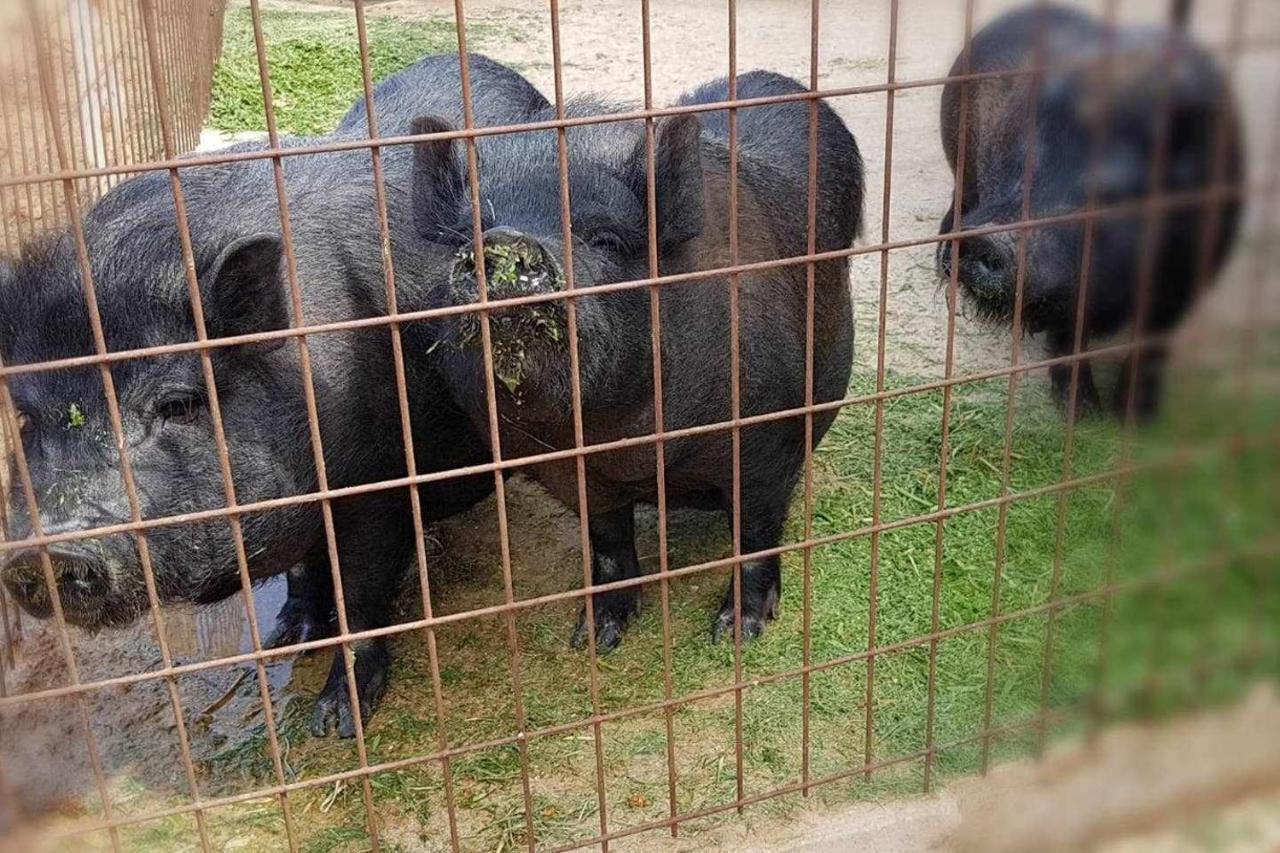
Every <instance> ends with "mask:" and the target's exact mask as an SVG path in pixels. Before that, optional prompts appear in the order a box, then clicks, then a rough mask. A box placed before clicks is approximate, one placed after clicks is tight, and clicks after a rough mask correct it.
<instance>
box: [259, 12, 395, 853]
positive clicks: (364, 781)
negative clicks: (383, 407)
mask: <svg viewBox="0 0 1280 853" xmlns="http://www.w3.org/2000/svg"><path fill="white" fill-rule="evenodd" d="M249 8H250V14H251V16H252V19H253V40H254V48H255V50H256V51H257V59H258V79H259V82H260V84H261V87H262V99H263V112H264V113H265V118H266V120H267V134H268V138H269V140H270V145H271V147H272V148H273V149H278V148H279V147H280V131H279V128H278V126H277V123H276V114H275V102H274V99H273V96H272V90H271V70H270V66H269V64H268V62H267V48H266V36H265V35H264V34H263V30H262V11H261V8H260V3H259V0H250V4H249ZM271 166H272V174H273V178H274V181H275V188H276V202H277V204H278V206H279V208H280V239H281V242H282V243H283V244H284V254H285V267H286V274H287V275H286V278H287V281H288V283H289V299H290V308H291V309H292V314H293V318H294V319H293V325H294V326H295V327H305V326H306V318H305V316H304V314H303V302H302V286H301V284H300V283H299V281H298V259H297V254H296V253H295V252H294V241H293V225H292V221H291V219H290V216H289V200H288V194H287V193H286V191H285V183H284V165H283V162H282V160H281V157H280V156H279V155H276V156H274V157H272V158H271ZM297 341H298V355H299V364H300V366H301V371H302V389H303V396H304V400H305V403H306V408H307V423H308V429H309V430H310V438H311V452H312V460H313V464H314V465H315V471H316V484H317V486H318V488H319V490H320V491H322V492H327V491H329V474H328V467H327V465H326V463H325V458H324V443H323V441H322V440H321V436H320V414H319V409H318V406H317V403H316V391H315V377H314V375H313V371H312V366H311V348H310V345H309V344H308V341H307V336H306V335H299V336H298V338H297ZM320 510H321V514H322V517H323V520H324V533H325V542H326V545H327V547H328V557H329V572H330V579H331V582H332V583H333V595H334V609H335V611H336V612H337V619H338V634H339V635H340V636H341V637H343V638H344V639H343V642H342V644H341V654H342V656H343V663H344V665H345V669H346V676H347V698H348V701H350V703H351V712H352V719H353V722H354V724H355V729H356V755H357V758H358V759H359V762H360V769H361V770H365V771H367V770H368V767H369V755H368V751H367V749H366V747H365V741H364V724H363V721H362V720H361V714H360V700H359V695H358V693H357V690H356V680H355V653H354V652H353V651H352V649H351V643H350V641H348V640H346V639H345V637H346V636H347V635H349V634H350V633H351V631H350V628H349V625H348V621H347V605H346V596H345V593H344V590H343V583H342V565H341V562H340V560H339V557H338V536H337V531H336V530H335V527H334V521H333V504H332V501H331V500H330V499H329V498H324V499H322V500H321V501H320ZM360 780H361V793H362V795H363V798H364V807H365V817H366V819H367V820H366V823H367V825H368V827H369V838H370V842H371V845H372V847H373V849H374V850H375V851H376V850H377V849H378V848H379V847H380V843H379V838H378V826H377V813H376V811H375V810H374V806H373V789H372V786H371V785H370V782H369V775H368V773H367V772H366V773H364V774H363V775H362V776H361V777H360Z"/></svg>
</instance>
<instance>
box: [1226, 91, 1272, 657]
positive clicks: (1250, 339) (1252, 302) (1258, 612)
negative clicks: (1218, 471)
mask: <svg viewBox="0 0 1280 853" xmlns="http://www.w3.org/2000/svg"><path fill="white" fill-rule="evenodd" d="M1276 103H1277V109H1276V114H1275V117H1274V123H1275V127H1274V128H1273V130H1272V141H1271V156H1270V157H1269V162H1270V164H1271V181H1270V185H1269V186H1270V189H1271V191H1270V192H1268V193H1267V196H1266V200H1265V202H1264V206H1263V210H1262V223H1261V235H1262V240H1261V241H1260V242H1261V245H1259V246H1258V247H1257V249H1256V254H1255V255H1254V257H1255V264H1254V270H1253V282H1252V284H1253V286H1252V287H1251V288H1250V293H1249V310H1248V312H1247V314H1246V317H1247V318H1248V319H1246V321H1245V325H1246V327H1245V334H1244V339H1243V341H1242V342H1241V348H1240V366H1239V368H1238V369H1239V370H1240V371H1241V372H1242V373H1243V377H1242V382H1243V383H1244V387H1243V388H1242V389H1241V391H1242V394H1243V396H1244V404H1243V405H1242V406H1241V408H1242V410H1243V411H1245V412H1251V411H1252V410H1253V408H1254V405H1255V400H1254V395H1255V393H1256V389H1255V387H1254V384H1255V374H1256V372H1257V370H1258V367H1259V365H1258V360H1257V352H1258V338H1259V334H1260V331H1261V330H1260V328H1259V327H1260V325H1261V323H1262V316H1263V313H1262V307H1263V293H1264V289H1265V288H1266V286H1267V284H1269V283H1271V282H1273V281H1274V277H1275V270H1276V260H1277V251H1276V246H1275V239H1274V238H1275V235H1276V216H1277V211H1276V208H1277V207H1280V194H1277V193H1276V191H1275V188H1276V185H1277V183H1278V182H1280V100H1277V102H1276ZM1269 237H1270V238H1271V239H1268V238H1269ZM1273 328H1274V326H1273ZM1239 440H1240V437H1238V438H1237V441H1239ZM1253 564H1254V578H1255V580H1254V582H1255V584H1256V585H1257V591H1256V593H1255V594H1254V606H1253V608H1252V612H1251V613H1250V618H1249V626H1248V628H1247V636H1248V639H1247V641H1246V644H1247V647H1248V652H1247V654H1248V659H1249V660H1250V662H1251V663H1256V661H1257V660H1258V658H1259V657H1261V656H1262V654H1263V653H1264V647H1263V637H1264V636H1267V626H1268V623H1267V616H1266V593H1267V588H1268V586H1270V587H1271V588H1272V589H1273V590H1274V584H1275V579H1274V563H1272V564H1268V563H1267V561H1265V560H1264V559H1263V558H1262V557H1261V556H1257V555H1255V556H1254V557H1253Z"/></svg>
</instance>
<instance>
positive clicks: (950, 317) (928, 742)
mask: <svg viewBox="0 0 1280 853" xmlns="http://www.w3.org/2000/svg"><path fill="white" fill-rule="evenodd" d="M972 27H973V0H966V2H965V50H966V53H965V57H966V58H965V62H964V67H965V69H966V70H967V69H968V67H969V65H970V63H971V62H972V58H971V57H970V56H969V54H968V50H969V45H970V40H971V38H972ZM967 93H968V87H967V86H966V85H964V84H961V87H960V139H959V151H960V153H959V154H958V155H957V163H956V194H955V207H954V210H955V216H954V217H953V222H952V224H953V226H954V228H955V229H956V230H959V228H960V220H961V217H962V216H963V213H962V211H963V209H964V208H963V204H962V202H963V200H964V199H963V196H964V175H965V173H964V159H963V158H964V152H965V149H966V148H967V147H968V145H969V136H968V125H967V119H966V115H967V112H968V98H967ZM951 257H952V258H954V259H959V257H960V241H959V240H953V241H952V243H951ZM959 272H960V264H958V263H954V262H953V263H952V264H951V280H950V282H949V283H948V288H947V350H946V361H945V365H944V367H943V378H944V379H946V380H947V381H948V384H947V385H945V386H944V387H943V389H942V425H941V432H942V442H941V447H940V449H939V452H938V511H939V512H941V511H942V510H945V509H946V507H947V463H948V461H949V460H950V456H951V396H952V387H953V386H952V385H951V384H949V383H950V380H951V378H952V377H953V375H954V373H955V354H956V300H957V298H958V285H959ZM946 524H947V522H946V519H945V518H939V519H938V521H937V522H936V526H935V530H934V540H933V606H932V608H931V612H930V615H929V626H930V633H931V634H933V635H935V636H934V637H933V638H931V639H930V640H929V681H928V700H927V702H928V707H927V711H926V715H925V757H924V790H925V792H926V793H928V791H929V790H930V788H931V787H932V785H933V762H934V758H935V754H934V723H935V716H936V713H937V696H938V640H937V636H936V635H937V633H938V624H939V607H940V605H941V599H942V558H943V548H944V537H945V535H946Z"/></svg>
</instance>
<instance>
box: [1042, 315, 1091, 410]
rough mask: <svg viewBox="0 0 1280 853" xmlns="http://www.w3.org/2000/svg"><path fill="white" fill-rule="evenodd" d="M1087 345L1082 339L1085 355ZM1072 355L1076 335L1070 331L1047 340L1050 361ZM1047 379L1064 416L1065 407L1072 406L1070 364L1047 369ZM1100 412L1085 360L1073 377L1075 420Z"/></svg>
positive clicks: (1089, 368) (1085, 359) (1081, 361)
mask: <svg viewBox="0 0 1280 853" xmlns="http://www.w3.org/2000/svg"><path fill="white" fill-rule="evenodd" d="M1087 344H1088V338H1087V337H1086V338H1084V339H1083V344H1082V346H1081V351H1084V350H1085V349H1086V347H1087ZM1074 351H1075V334H1074V332H1071V331H1064V332H1059V333H1055V334H1053V335H1051V336H1050V338H1049V354H1050V355H1051V356H1052V357H1053V358H1061V357H1063V356H1068V355H1071V354H1072V353H1073V352H1074ZM1049 379H1050V380H1051V381H1052V382H1053V397H1054V399H1055V400H1056V401H1057V403H1058V407H1059V408H1060V409H1062V411H1063V413H1064V414H1065V413H1066V411H1067V406H1069V405H1070V404H1071V364H1070V363H1066V364H1055V365H1053V366H1052V367H1050V368H1049ZM1100 411H1102V399H1101V398H1100V397H1099V396H1098V389H1097V387H1096V386H1095V385H1094V384H1093V366H1092V365H1090V364H1089V360H1088V359H1087V358H1082V359H1080V367H1079V370H1078V371H1077V375H1076V411H1075V418H1076V420H1080V419H1081V418H1085V417H1088V416H1090V415H1095V414H1097V413H1098V412H1100Z"/></svg>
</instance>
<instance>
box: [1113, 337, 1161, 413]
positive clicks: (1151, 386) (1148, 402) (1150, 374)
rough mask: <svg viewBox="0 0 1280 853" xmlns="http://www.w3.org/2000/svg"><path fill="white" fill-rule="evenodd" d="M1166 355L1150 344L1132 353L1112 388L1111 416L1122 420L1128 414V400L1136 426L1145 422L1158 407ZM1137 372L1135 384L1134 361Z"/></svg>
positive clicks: (1159, 347) (1158, 347)
mask: <svg viewBox="0 0 1280 853" xmlns="http://www.w3.org/2000/svg"><path fill="white" fill-rule="evenodd" d="M1166 357H1167V352H1166V350H1165V348H1164V346H1163V345H1156V344H1151V345H1148V346H1146V347H1144V348H1143V349H1141V350H1135V351H1134V352H1132V353H1130V354H1129V357H1128V358H1127V359H1125V362H1124V365H1123V366H1122V367H1121V374H1120V382H1119V384H1118V385H1117V386H1116V397H1115V401H1114V406H1115V413H1116V415H1118V416H1119V417H1121V418H1123V417H1125V416H1127V414H1128V412H1129V398H1130V397H1132V398H1133V412H1134V416H1135V418H1136V419H1137V421H1138V422H1139V423H1149V422H1150V421H1151V420H1152V419H1153V418H1154V417H1155V416H1156V413H1157V411H1158V410H1159V408H1160V396H1161V392H1162V390H1163V386H1164V368H1165V360H1166ZM1135 359H1137V362H1138V370H1137V377H1136V382H1135V377H1134V375H1133V372H1134V371H1133V364H1134V360H1135Z"/></svg>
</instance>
